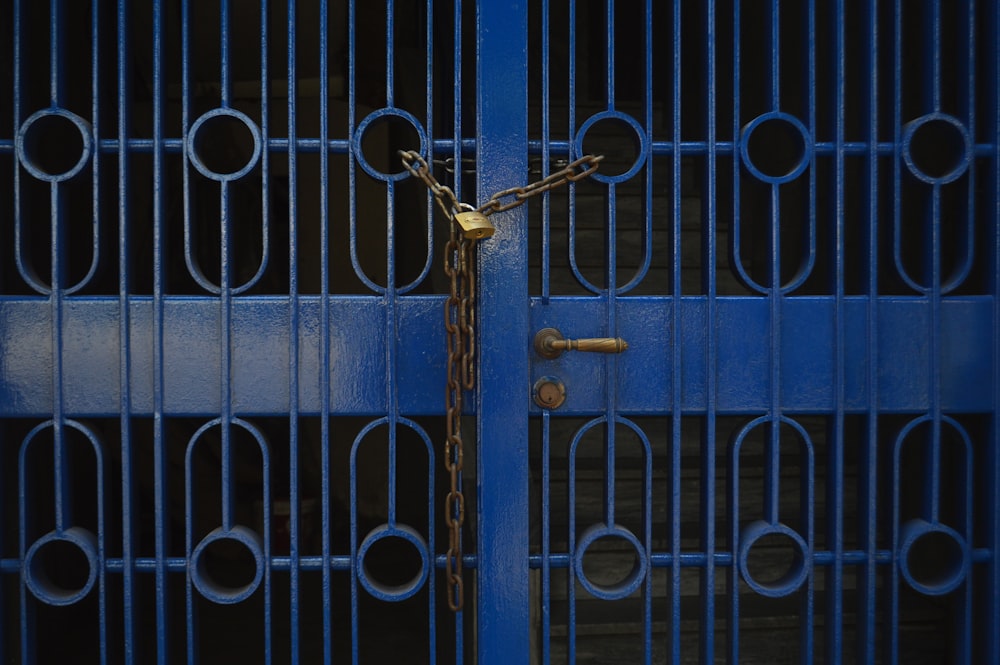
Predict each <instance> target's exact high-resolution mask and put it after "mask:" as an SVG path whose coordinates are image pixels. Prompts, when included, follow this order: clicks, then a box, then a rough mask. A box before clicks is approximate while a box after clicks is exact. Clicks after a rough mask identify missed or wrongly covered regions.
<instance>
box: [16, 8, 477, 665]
mask: <svg viewBox="0 0 1000 665" xmlns="http://www.w3.org/2000/svg"><path fill="white" fill-rule="evenodd" d="M474 9H475V8H474V7H473V9H471V10H470V9H466V8H463V6H462V5H461V3H450V2H445V3H431V2H428V3H425V4H422V5H421V4H413V3H395V4H394V3H392V2H389V3H353V2H350V3H348V2H332V1H331V2H325V1H324V2H295V1H294V0H292V1H289V2H285V1H283V0H274V1H269V0H262V1H261V2H257V3H247V2H240V3H236V2H231V1H230V0H211V1H208V2H202V1H200V0H199V1H198V2H193V1H188V0H177V1H174V2H166V1H163V2H161V1H159V0H146V1H139V0H136V1H126V0H121V1H120V2H115V1H114V0H111V1H104V0H100V1H99V0H94V1H93V2H66V1H64V0H52V1H51V2H49V3H38V2H29V1H27V0H8V1H7V2H4V3H3V4H2V5H0V17H2V18H0V26H2V27H0V42H2V43H3V44H4V46H3V47H2V50H3V53H4V57H3V58H2V60H0V61H2V62H3V63H4V66H3V67H2V69H3V72H2V74H0V76H2V77H3V84H2V86H0V87H2V90H3V98H4V100H5V101H4V102H3V103H0V126H2V127H4V129H3V130H0V178H2V181H3V182H4V183H6V185H5V186H4V188H3V192H4V195H3V196H2V197H0V200H2V204H0V220H2V233H3V238H4V241H3V243H2V245H3V247H4V249H3V250H2V252H3V253H2V264H3V265H2V280H3V282H2V293H3V295H2V297H0V321H2V323H0V349H2V351H0V355H2V356H3V358H4V362H3V364H4V369H3V370H2V371H0V374H2V377H0V415H2V417H3V419H4V420H3V446H2V455H0V459H2V462H0V464H2V467H3V471H2V479H0V482H2V485H0V502H2V506H3V515H4V524H5V526H4V528H3V532H2V542H0V555H2V565H0V571H2V575H0V576H2V580H0V597H2V601H0V611H2V614H3V621H2V631H0V660H3V661H4V662H24V663H36V662H38V663H42V662H44V663H50V662H67V663H68V662H74V663H76V662H100V663H120V662H125V663H135V662H141V663H152V662H159V663H178V662H189V663H195V662H208V663H217V662H235V661H239V662H267V663H270V662H331V661H335V662H360V661H364V662H387V661H388V660H390V659H396V658H399V657H400V656H401V655H405V656H406V658H407V662H452V661H454V662H461V661H462V660H463V653H464V650H465V645H464V641H463V635H464V632H465V626H466V625H469V624H471V619H467V618H466V617H467V616H468V614H466V615H465V616H463V615H461V614H459V615H457V616H452V615H451V614H450V613H448V612H447V610H446V608H445V611H443V612H442V611H440V610H441V607H440V606H441V605H443V603H442V602H441V600H440V597H439V593H440V592H441V591H442V590H443V583H442V581H441V580H442V575H441V573H440V572H439V568H441V567H442V566H443V562H444V559H443V556H442V555H441V553H442V552H443V549H442V546H441V544H440V541H439V538H438V537H437V535H436V534H437V533H438V532H439V529H436V520H437V519H438V517H437V515H438V512H439V511H438V510H437V508H438V507H439V506H440V505H441V502H440V501H439V500H438V498H437V496H438V490H439V488H438V487H437V485H436V484H435V479H436V478H438V477H439V476H440V475H441V474H440V472H439V469H438V467H439V466H442V467H443V465H440V458H439V456H438V454H437V452H436V451H437V447H438V442H439V441H441V439H442V438H443V435H442V433H441V431H442V430H443V404H444V399H443V392H444V384H445V372H444V361H445V347H444V331H443V325H442V322H441V318H442V317H441V311H442V308H443V297H442V296H439V295H434V293H435V286H434V285H435V283H437V284H440V283H441V282H440V281H439V279H440V278H439V277H438V273H439V272H440V269H439V266H440V265H441V263H442V261H441V255H442V249H441V244H440V240H439V239H436V238H435V235H436V233H435V227H434V226H432V225H431V224H430V223H429V221H428V220H430V219H431V212H432V205H431V199H430V197H429V196H428V193H427V192H426V191H425V190H424V189H423V187H422V186H421V185H419V184H418V183H413V182H412V181H405V182H404V181H403V179H404V177H405V175H406V174H405V172H404V171H403V170H402V167H401V166H399V160H398V157H396V150H399V149H415V150H420V151H421V152H422V154H424V155H426V156H428V158H431V157H433V158H434V159H435V160H441V161H442V162H444V161H445V160H450V161H449V164H461V163H462V158H463V156H464V155H465V153H467V152H468V148H469V147H470V146H469V144H468V142H463V141H462V140H461V137H462V136H464V135H468V134H469V133H470V132H471V129H470V128H468V127H464V126H463V122H465V123H468V122H469V121H468V120H463V119H464V118H466V117H467V114H466V113H465V112H464V104H465V100H464V99H463V95H464V93H463V91H464V88H463V85H462V81H463V74H464V72H465V70H464V69H463V67H465V68H471V67H472V65H471V64H470V63H471V62H473V61H472V60H470V59H468V58H463V49H466V48H467V49H470V51H472V52H474V49H475V42H474V39H472V37H471V35H470V37H469V38H466V39H465V41H464V43H463V38H462V35H463V30H462V26H463V24H466V25H468V24H470V23H471V19H472V18H474ZM463 62H464V63H465V64H464V65H463ZM453 171H454V169H451V167H449V166H447V165H443V166H441V167H440V168H438V169H437V175H438V177H439V178H440V179H441V180H442V181H443V182H449V180H448V178H449V177H450V176H449V173H450V172H453ZM458 171H459V172H461V169H460V168H459V169H458ZM451 184H452V186H453V187H454V189H455V190H456V192H457V193H458V194H459V196H464V195H467V192H465V191H463V182H462V179H461V178H454V179H453V181H452V182H451ZM465 184H468V183H465ZM438 238H439V237H438ZM470 503H471V502H470ZM466 549H467V552H468V553H469V556H470V563H474V549H473V547H472V546H471V545H470V546H468V547H467V548H466ZM471 586H472V584H471V583H470V587H471Z"/></svg>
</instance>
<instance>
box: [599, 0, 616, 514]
mask: <svg viewBox="0 0 1000 665" xmlns="http://www.w3.org/2000/svg"><path fill="white" fill-rule="evenodd" d="M614 4H615V3H614V0H607V4H606V7H607V15H606V17H605V21H606V23H605V34H604V39H605V45H606V46H605V48H606V49H607V71H606V72H605V75H606V77H607V82H608V99H607V106H608V109H613V108H614V106H615V98H614V92H615V84H614V80H615V55H614V51H615V7H614ZM615 185H616V183H614V182H610V183H608V193H607V199H606V202H605V205H606V211H605V220H606V225H605V234H606V236H605V252H606V257H605V258H606V259H607V262H606V264H605V276H604V282H605V285H606V295H605V297H604V298H602V299H603V300H604V317H605V326H606V327H607V334H608V335H614V334H615V331H616V329H617V326H618V324H617V314H618V309H617V302H616V297H615V296H616V292H617V290H618V279H617V276H618V256H617V254H616V253H615V244H616V243H615V239H616V237H617V235H618V234H617V226H618V218H617V215H616V207H617V204H616V202H617V197H616V194H617V192H616V187H615ZM616 361H617V358H616V357H615V355H614V354H611V355H608V356H606V357H605V358H604V414H605V418H607V432H606V436H605V439H606V441H605V457H604V521H605V523H606V524H608V526H609V527H610V526H611V525H612V524H614V523H615V489H616V484H615V408H616V403H617V401H618V400H617V398H618V381H617V377H618V372H617V368H618V363H617V362H616Z"/></svg>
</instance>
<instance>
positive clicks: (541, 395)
mask: <svg viewBox="0 0 1000 665" xmlns="http://www.w3.org/2000/svg"><path fill="white" fill-rule="evenodd" d="M532 392H533V397H534V400H535V404H537V405H538V406H540V407H541V408H543V409H557V408H559V407H560V406H562V403H563V402H564V401H566V386H565V385H563V382H562V381H560V380H559V379H556V378H554V377H551V376H545V377H542V378H541V379H539V380H538V381H537V382H535V388H534V390H533V391H532Z"/></svg>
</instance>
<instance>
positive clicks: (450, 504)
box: [399, 150, 604, 612]
mask: <svg viewBox="0 0 1000 665" xmlns="http://www.w3.org/2000/svg"><path fill="white" fill-rule="evenodd" d="M399 155H400V157H401V158H402V160H403V166H404V167H406V170H407V171H409V172H410V174H411V175H413V176H414V177H416V178H419V179H420V180H421V181H423V183H424V184H425V185H427V189H429V190H430V191H431V193H432V194H433V195H434V199H435V200H436V201H437V203H438V205H439V206H440V207H441V210H443V211H444V214H445V216H446V217H447V218H448V220H449V222H450V228H451V235H450V237H449V240H448V244H447V245H445V249H444V273H445V275H446V276H447V277H448V281H449V287H448V288H449V293H448V298H447V299H445V306H444V329H445V332H446V333H447V346H448V369H447V371H448V376H447V385H446V388H445V405H446V413H447V416H446V423H447V425H446V437H445V444H444V463H445V467H446V468H447V470H448V476H449V482H450V489H449V490H448V494H447V496H446V497H445V506H444V519H445V525H446V526H447V528H448V551H447V553H446V554H445V578H446V580H447V582H448V607H449V608H451V610H452V611H453V612H458V611H460V610H461V609H462V607H463V605H464V604H465V591H464V588H465V587H464V584H463V582H462V525H463V524H465V495H464V494H462V486H461V481H462V479H461V473H462V465H463V463H464V458H465V450H464V444H463V440H462V399H463V394H464V392H465V391H468V390H472V389H473V388H475V386H476V372H475V370H476V368H475V356H476V266H475V260H476V256H475V246H476V239H475V238H469V237H467V236H465V235H464V234H463V233H461V232H460V231H459V228H458V224H457V223H456V221H455V215H457V214H458V213H460V212H464V211H468V210H473V209H474V210H476V211H477V212H480V213H482V214H483V215H486V216H489V215H492V214H493V213H495V212H503V211H504V210H510V209H511V208H516V207H517V206H519V205H523V204H524V203H527V200H528V199H529V198H531V197H532V196H537V195H539V194H542V193H544V192H547V191H549V190H551V189H554V188H556V187H559V186H560V185H564V184H566V183H567V182H575V181H577V180H581V179H582V178H586V177H587V176H589V175H590V174H591V173H593V172H594V171H596V170H597V165H598V164H599V163H600V161H601V160H602V159H604V156H603V155H596V156H595V155H587V156H585V157H581V158H580V159H578V160H576V161H574V162H572V163H570V164H568V165H566V166H565V167H564V168H562V169H560V170H559V171H556V172H555V173H552V174H551V175H549V176H547V177H546V178H543V179H542V180H539V181H538V182H535V183H532V184H530V185H527V186H524V187H512V188H510V189H505V190H503V191H502V192H498V193H497V194H494V195H493V196H492V197H491V198H490V200H489V201H487V202H486V203H485V204H483V205H482V206H480V207H479V208H472V206H470V205H468V204H465V203H462V202H461V201H459V200H458V197H457V196H455V192H454V191H452V189H451V188H450V187H447V186H446V185H442V184H441V183H439V182H438V181H437V179H436V178H435V177H434V174H433V173H431V169H430V166H429V165H428V164H427V162H426V161H425V160H424V158H423V157H421V156H420V154H419V153H417V152H413V151H412V150H410V151H403V150H401V151H400V152H399ZM581 167H582V170H581ZM504 199H508V200H507V201H504Z"/></svg>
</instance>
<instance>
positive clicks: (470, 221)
mask: <svg viewBox="0 0 1000 665" xmlns="http://www.w3.org/2000/svg"><path fill="white" fill-rule="evenodd" d="M455 221H456V222H458V225H459V226H460V227H461V228H462V235H464V236H465V237H466V238H469V239H471V240H481V239H483V238H489V237H490V236H491V235H493V233H494V232H495V231H496V230H497V229H496V227H495V226H493V223H492V222H490V220H489V218H488V217H487V216H486V215H484V214H483V213H481V212H479V211H477V210H472V211H469V212H460V213H457V214H456V215H455Z"/></svg>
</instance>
